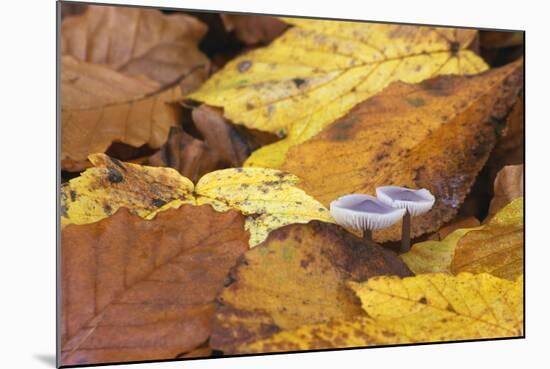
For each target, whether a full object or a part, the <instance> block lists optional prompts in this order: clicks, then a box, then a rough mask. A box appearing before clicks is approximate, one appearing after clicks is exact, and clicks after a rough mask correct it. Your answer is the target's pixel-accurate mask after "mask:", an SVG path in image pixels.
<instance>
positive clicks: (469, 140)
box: [281, 61, 523, 241]
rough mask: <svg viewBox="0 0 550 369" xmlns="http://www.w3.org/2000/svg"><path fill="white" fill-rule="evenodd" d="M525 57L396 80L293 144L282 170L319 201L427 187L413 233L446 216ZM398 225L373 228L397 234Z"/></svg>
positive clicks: (488, 144) (488, 141) (517, 85)
mask: <svg viewBox="0 0 550 369" xmlns="http://www.w3.org/2000/svg"><path fill="white" fill-rule="evenodd" d="M522 69H523V62H522V61H519V62H516V63H513V64H510V65H508V66H506V67H503V68H498V69H494V70H491V71H489V72H486V73H483V74H480V75H477V76H470V77H459V76H444V77H437V78H434V79H431V80H428V81H425V82H423V83H420V84H418V85H410V84H406V83H402V82H398V83H394V84H392V85H391V86H389V87H388V88H386V89H385V90H384V91H383V92H381V93H380V94H379V95H377V96H375V97H373V98H370V99H368V100H366V101H364V102H363V103H360V104H359V105H356V106H355V107H354V108H353V109H352V110H351V111H350V112H349V113H348V114H347V115H346V116H344V117H342V118H341V119H339V120H337V121H336V122H335V123H333V124H332V125H330V126H329V127H328V128H327V129H325V130H324V131H322V132H321V133H319V134H318V135H316V136H314V137H313V138H311V139H309V140H308V141H306V142H304V143H302V144H300V145H297V146H295V147H293V148H292V149H291V150H290V151H289V153H288V155H287V158H286V162H285V164H284V165H283V166H282V168H281V169H282V170H284V171H287V172H290V173H293V174H295V175H297V176H298V177H300V179H301V182H300V183H301V185H302V188H304V189H305V190H306V192H307V193H309V194H310V195H312V196H313V197H315V198H316V199H317V200H319V201H320V202H321V203H323V204H324V205H328V204H329V203H330V202H331V201H332V200H335V199H336V198H338V197H339V196H342V195H346V194H350V193H370V194H372V193H374V191H375V188H376V187H378V186H383V185H397V186H406V187H410V188H427V189H429V190H430V191H431V192H432V193H433V194H434V196H435V198H436V202H435V205H434V207H433V209H432V210H431V211H430V212H428V213H426V214H425V215H422V216H418V217H415V218H414V219H413V221H412V234H413V236H420V235H422V234H424V233H427V232H430V231H434V230H436V229H438V228H439V227H440V226H441V225H442V224H444V223H445V222H447V221H449V220H451V219H452V218H453V217H454V216H455V214H456V213H457V210H458V208H459V206H460V204H461V203H462V201H463V200H464V197H465V196H466V194H467V193H468V191H469V190H470V187H471V186H472V184H473V182H474V180H475V178H476V176H477V174H478V172H479V171H480V170H481V168H482V167H483V165H484V164H485V162H486V160H487V158H488V156H489V154H490V152H491V150H492V148H493V146H494V144H495V141H496V135H495V127H494V125H493V124H494V122H495V121H497V120H499V119H503V118H504V117H506V115H507V113H508V111H509V109H510V108H511V106H512V104H513V103H514V102H515V101H516V98H517V96H518V94H519V91H520V89H521V88H522V85H523V73H522ZM400 237H401V224H400V223H398V224H396V225H395V226H393V227H390V228H387V229H384V230H381V231H378V232H375V239H377V240H380V241H388V240H398V239H400Z"/></svg>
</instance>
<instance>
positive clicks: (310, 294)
mask: <svg viewBox="0 0 550 369" xmlns="http://www.w3.org/2000/svg"><path fill="white" fill-rule="evenodd" d="M383 274H390V275H392V274H393V275H399V276H403V277H404V276H409V275H411V273H410V271H409V270H408V269H407V267H406V266H405V264H403V263H402V262H401V260H399V258H398V257H397V256H396V254H395V253H393V252H391V251H389V250H386V249H384V248H382V247H381V246H378V245H376V244H374V243H366V242H364V241H363V240H362V239H360V238H358V237H356V236H354V235H352V234H350V233H348V232H346V231H345V230H344V229H343V228H341V227H339V226H337V225H334V224H328V223H323V222H319V221H312V222H310V223H308V224H305V225H302V224H292V225H289V226H286V227H284V228H280V229H278V230H276V231H273V232H271V234H270V235H269V237H268V238H267V240H266V241H265V242H264V243H262V244H261V245H258V246H257V247H255V248H254V249H252V250H250V251H249V252H247V253H246V254H245V255H243V257H242V258H241V260H240V261H239V262H238V264H237V265H236V267H235V268H234V269H233V271H232V272H231V274H230V276H229V280H230V282H231V284H230V285H229V286H228V287H226V288H225V289H224V291H223V293H222V294H221V296H220V298H219V302H220V304H221V305H220V307H218V309H217V312H216V317H215V319H214V323H213V332H212V336H211V338H210V345H211V346H212V348H213V349H216V350H222V351H223V352H224V353H226V354H230V353H234V352H237V347H238V346H239V345H241V344H243V343H245V342H249V341H255V340H258V339H262V338H265V337H268V336H271V335H272V334H274V333H277V332H279V331H281V330H291V329H295V328H297V327H299V326H301V325H304V324H310V323H318V322H326V321H329V320H331V319H347V318H350V317H354V316H357V315H362V312H361V308H360V306H359V304H358V301H356V298H355V297H354V296H353V295H352V294H350V291H349V290H348V289H347V288H346V286H345V284H344V282H345V281H346V280H357V281H364V280H366V279H367V278H370V277H372V276H375V275H383Z"/></svg>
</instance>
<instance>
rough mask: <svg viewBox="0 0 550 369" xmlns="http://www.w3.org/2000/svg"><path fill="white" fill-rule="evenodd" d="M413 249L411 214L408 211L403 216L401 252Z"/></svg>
mask: <svg viewBox="0 0 550 369" xmlns="http://www.w3.org/2000/svg"><path fill="white" fill-rule="evenodd" d="M410 248H411V214H410V213H409V211H408V210H407V211H406V212H405V215H404V216H403V226H402V228H401V252H407V251H409V249H410Z"/></svg>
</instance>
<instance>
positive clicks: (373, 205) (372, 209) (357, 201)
mask: <svg viewBox="0 0 550 369" xmlns="http://www.w3.org/2000/svg"><path fill="white" fill-rule="evenodd" d="M330 214H331V215H332V217H333V218H334V219H335V220H336V221H337V222H338V224H340V225H342V226H344V227H351V228H353V229H358V230H362V231H364V230H367V229H368V230H371V231H373V230H376V229H382V228H387V227H389V226H391V225H393V224H395V223H397V222H398V221H399V220H400V219H401V218H403V215H405V209H396V208H392V207H391V206H388V205H386V204H384V203H383V202H381V201H380V200H378V199H377V198H376V197H374V196H370V195H360V194H354V195H346V196H342V197H340V198H339V199H337V200H334V201H333V202H331V203H330Z"/></svg>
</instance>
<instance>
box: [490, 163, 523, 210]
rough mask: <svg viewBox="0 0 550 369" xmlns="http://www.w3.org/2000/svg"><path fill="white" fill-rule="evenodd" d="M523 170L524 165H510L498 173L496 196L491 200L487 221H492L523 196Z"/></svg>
mask: <svg viewBox="0 0 550 369" xmlns="http://www.w3.org/2000/svg"><path fill="white" fill-rule="evenodd" d="M523 170H524V169H523V164H522V165H509V166H506V167H504V168H502V169H501V171H500V172H498V174H497V178H496V179H495V195H494V196H493V199H492V200H491V206H490V207H489V215H488V216H487V219H490V218H491V217H492V216H493V215H495V214H496V213H497V212H498V211H499V210H500V209H502V208H503V207H504V206H506V205H507V204H509V203H510V202H512V200H514V199H517V198H518V197H520V196H523Z"/></svg>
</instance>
